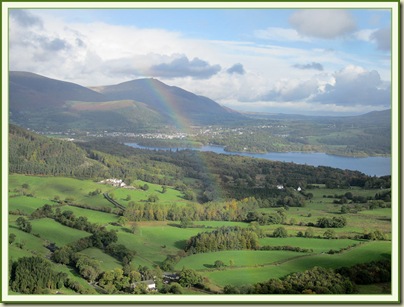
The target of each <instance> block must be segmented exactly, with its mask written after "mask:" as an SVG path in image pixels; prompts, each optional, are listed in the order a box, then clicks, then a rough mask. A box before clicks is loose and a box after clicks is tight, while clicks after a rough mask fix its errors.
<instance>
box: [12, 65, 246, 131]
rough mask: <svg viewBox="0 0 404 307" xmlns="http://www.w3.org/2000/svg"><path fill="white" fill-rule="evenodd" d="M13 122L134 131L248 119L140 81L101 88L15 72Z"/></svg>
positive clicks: (195, 97)
mask: <svg viewBox="0 0 404 307" xmlns="http://www.w3.org/2000/svg"><path fill="white" fill-rule="evenodd" d="M9 83H10V87H9V89H10V94H9V97H10V100H9V106H10V121H11V122H12V123H16V124H18V125H22V126H25V127H29V128H32V129H36V130H53V131H55V130H57V131H60V130H67V129H81V130H91V131H100V130H109V131H111V130H115V131H118V130H119V131H122V130H124V131H131V130H133V129H141V128H145V129H147V128H155V127H162V126H165V125H176V126H178V127H184V126H188V125H200V124H219V123H224V122H227V121H235V120H239V119H242V118H244V117H243V116H242V115H240V114H239V113H237V112H235V111H232V110H230V109H228V108H224V107H221V106H220V105H219V104H218V103H216V102H215V101H213V100H211V99H209V98H207V97H203V96H198V95H195V94H193V93H191V92H187V91H185V90H183V89H181V88H178V87H174V86H168V85H166V84H164V83H162V82H160V81H158V80H156V79H139V80H133V81H128V82H124V83H120V84H117V85H109V86H104V87H97V88H87V87H83V86H80V85H78V84H75V83H71V82H64V81H60V80H55V79H50V78H47V77H44V76H40V75H37V74H33V73H29V72H17V71H12V72H10V74H9Z"/></svg>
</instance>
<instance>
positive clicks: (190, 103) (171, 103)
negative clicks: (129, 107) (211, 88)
mask: <svg viewBox="0 0 404 307" xmlns="http://www.w3.org/2000/svg"><path fill="white" fill-rule="evenodd" d="M93 89H95V90H97V91H99V92H100V93H102V94H103V95H104V96H105V97H107V98H108V99H109V100H121V99H133V100H136V101H142V102H144V103H146V104H147V105H148V106H150V107H152V108H153V109H155V110H159V112H161V113H163V114H164V115H165V116H167V117H169V118H171V119H172V120H174V122H176V123H178V122H179V124H184V123H185V124H186V123H187V122H190V123H202V124H209V123H212V121H213V122H217V123H222V122H223V121H228V120H235V119H241V118H242V115H240V114H238V113H237V112H235V111H232V110H230V109H227V108H223V107H222V106H220V105H219V104H218V103H216V102H215V101H213V100H211V99H209V98H207V97H204V96H198V95H195V94H193V93H191V92H188V91H185V90H183V89H181V88H179V87H176V86H168V85H166V84H164V83H163V82H160V81H158V80H156V79H139V80H133V81H128V82H124V83H120V84H117V85H111V86H104V87H97V88H93Z"/></svg>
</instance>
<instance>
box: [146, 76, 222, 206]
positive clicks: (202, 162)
mask: <svg viewBox="0 0 404 307" xmlns="http://www.w3.org/2000/svg"><path fill="white" fill-rule="evenodd" d="M145 80H146V86H147V87H148V89H149V90H151V92H152V93H153V94H154V96H155V98H156V99H158V101H160V102H161V103H162V107H163V112H164V113H165V114H166V115H168V116H169V117H170V118H171V119H173V120H174V125H175V126H176V127H177V128H178V129H180V130H181V131H184V132H188V133H190V132H191V130H190V127H191V126H192V123H191V122H190V121H189V120H188V118H187V117H186V116H185V114H184V111H183V110H181V109H180V108H179V106H178V104H177V103H176V101H175V97H174V96H171V95H163V93H162V92H161V90H160V88H159V86H158V82H155V80H154V79H150V78H148V79H145ZM195 154H196V156H197V157H198V160H199V166H200V167H201V169H202V170H203V171H204V172H205V173H206V174H208V177H209V181H210V183H211V186H213V187H214V189H215V190H214V191H213V192H214V193H215V195H218V196H219V198H223V196H224V193H223V191H222V189H221V185H220V181H219V178H217V177H216V176H215V175H214V172H213V171H212V167H211V166H210V165H211V163H210V162H209V155H207V154H204V153H203V152H201V151H197V150H195Z"/></svg>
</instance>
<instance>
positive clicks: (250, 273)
mask: <svg viewBox="0 0 404 307" xmlns="http://www.w3.org/2000/svg"><path fill="white" fill-rule="evenodd" d="M390 256H391V243H390V242H369V243H366V244H363V245H360V246H358V247H356V248H354V249H352V250H350V251H347V252H344V253H342V254H334V255H328V254H317V255H307V256H303V257H299V258H295V259H292V260H290V261H286V262H284V263H282V264H275V265H268V266H263V267H249V268H240V269H232V270H226V271H215V272H207V273H203V274H204V276H206V277H208V278H209V280H210V281H211V282H212V283H214V284H216V285H219V286H221V287H223V286H225V285H235V286H239V285H245V284H252V283H257V282H263V281H266V280H268V279H271V278H280V277H283V276H285V275H287V274H290V273H293V272H300V271H305V270H308V269H310V268H312V267H314V266H322V267H326V268H339V267H343V266H352V265H354V264H357V263H365V262H370V261H373V260H381V259H385V258H386V257H390Z"/></svg>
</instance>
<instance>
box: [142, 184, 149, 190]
mask: <svg viewBox="0 0 404 307" xmlns="http://www.w3.org/2000/svg"><path fill="white" fill-rule="evenodd" d="M148 189H149V185H148V184H147V183H145V184H144V185H143V187H142V190H143V191H147V190H148Z"/></svg>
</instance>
